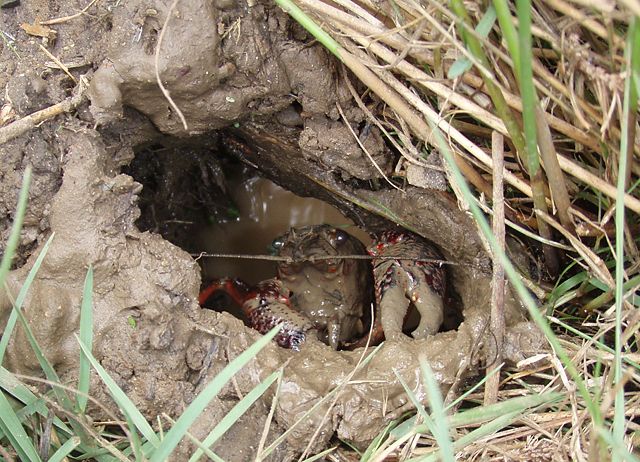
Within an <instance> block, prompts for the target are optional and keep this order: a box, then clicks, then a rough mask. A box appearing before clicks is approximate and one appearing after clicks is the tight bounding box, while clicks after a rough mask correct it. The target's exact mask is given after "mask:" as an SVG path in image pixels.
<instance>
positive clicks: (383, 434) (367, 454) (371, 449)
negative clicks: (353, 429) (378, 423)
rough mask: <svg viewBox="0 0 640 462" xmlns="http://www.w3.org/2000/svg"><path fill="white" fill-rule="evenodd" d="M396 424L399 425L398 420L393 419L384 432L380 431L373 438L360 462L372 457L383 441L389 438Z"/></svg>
mask: <svg viewBox="0 0 640 462" xmlns="http://www.w3.org/2000/svg"><path fill="white" fill-rule="evenodd" d="M396 425H398V420H392V421H391V422H389V424H388V425H387V426H386V427H385V429H384V430H383V431H382V432H380V433H378V435H377V436H376V437H375V438H374V439H373V441H372V442H371V443H370V444H369V446H368V447H367V449H366V450H365V451H364V454H362V457H360V462H365V461H368V460H369V459H371V456H372V455H373V454H374V453H375V452H376V451H377V450H378V449H379V448H380V446H381V445H382V442H383V441H384V440H385V439H386V438H387V435H390V434H391V430H393V428H394V427H395V426H396Z"/></svg>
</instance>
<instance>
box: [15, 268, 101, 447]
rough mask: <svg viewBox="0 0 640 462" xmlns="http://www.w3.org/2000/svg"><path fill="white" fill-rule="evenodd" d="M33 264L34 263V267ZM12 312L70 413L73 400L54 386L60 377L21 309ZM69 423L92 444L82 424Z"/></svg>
mask: <svg viewBox="0 0 640 462" xmlns="http://www.w3.org/2000/svg"><path fill="white" fill-rule="evenodd" d="M35 266H36V265H34V268H35ZM32 271H33V269H32ZM13 312H14V313H17V315H18V319H19V320H20V324H21V325H22V328H23V329H24V333H25V335H26V337H27V340H28V341H29V345H30V346H31V349H32V350H33V353H34V354H35V356H36V358H37V360H38V363H39V364H40V367H41V368H42V371H43V372H44V375H45V377H46V378H47V380H49V382H51V383H52V386H51V389H52V390H53V393H54V394H55V395H56V398H57V400H58V401H59V402H60V404H61V405H62V407H63V408H64V409H65V410H67V411H69V412H70V413H73V411H74V404H73V403H74V402H73V401H72V400H71V399H70V398H69V395H67V392H66V390H64V389H63V388H62V387H58V386H56V384H60V383H62V382H61V380H60V377H58V374H57V372H56V371H55V369H54V368H53V366H52V365H51V363H50V362H49V360H48V359H47V358H46V356H45V355H44V353H43V352H42V348H40V345H39V344H38V341H37V340H36V337H35V335H33V331H32V330H31V327H30V326H29V323H28V322H27V319H26V318H25V317H24V314H23V313H22V310H18V309H16V307H15V306H14V309H13ZM69 424H70V425H71V426H72V427H73V431H74V432H75V434H76V435H77V436H79V437H80V439H81V440H82V443H83V444H84V445H86V446H88V447H90V446H91V445H92V444H93V438H92V437H91V436H90V435H88V434H87V432H86V431H85V429H84V428H83V426H82V425H81V424H80V423H79V422H78V421H77V420H76V419H70V420H69Z"/></svg>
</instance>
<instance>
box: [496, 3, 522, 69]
mask: <svg viewBox="0 0 640 462" xmlns="http://www.w3.org/2000/svg"><path fill="white" fill-rule="evenodd" d="M492 3H493V7H494V8H495V9H496V15H497V17H498V23H499V24H500V31H501V32H502V36H503V37H504V40H505V42H506V43H507V48H508V49H509V55H510V56H511V59H512V61H513V68H514V69H519V68H520V53H519V51H518V50H519V47H520V45H519V44H518V33H517V32H516V28H515V26H514V25H513V22H514V21H513V17H512V16H511V11H509V4H508V3H507V0H493V2H492Z"/></svg>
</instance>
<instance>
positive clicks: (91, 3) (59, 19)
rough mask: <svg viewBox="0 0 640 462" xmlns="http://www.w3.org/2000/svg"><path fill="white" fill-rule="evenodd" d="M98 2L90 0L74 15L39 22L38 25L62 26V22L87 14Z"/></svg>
mask: <svg viewBox="0 0 640 462" xmlns="http://www.w3.org/2000/svg"><path fill="white" fill-rule="evenodd" d="M97 1H98V0H91V1H90V2H89V4H88V5H87V6H85V7H84V8H83V9H81V10H80V11H78V12H77V13H76V14H72V15H71V16H63V17H62V18H55V19H49V20H47V21H40V24H41V25H43V26H51V25H53V24H62V23H63V22H67V21H71V20H72V19H76V18H78V17H80V16H82V15H83V14H85V13H86V12H87V10H88V9H89V8H91V6H93V4H94V3H95V2H97Z"/></svg>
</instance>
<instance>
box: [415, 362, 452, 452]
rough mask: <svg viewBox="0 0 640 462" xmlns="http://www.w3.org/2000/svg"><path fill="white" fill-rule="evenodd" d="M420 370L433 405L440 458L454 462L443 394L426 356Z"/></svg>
mask: <svg viewBox="0 0 640 462" xmlns="http://www.w3.org/2000/svg"><path fill="white" fill-rule="evenodd" d="M419 361H420V369H421V370H422V380H423V381H424V386H425V389H426V391H427V396H428V398H429V404H430V405H431V416H432V419H433V430H432V431H433V436H434V438H435V439H436V441H437V442H438V446H439V447H440V457H441V460H442V461H443V462H454V461H455V460H456V456H455V453H454V451H453V444H452V442H451V436H450V430H449V423H448V417H447V412H446V410H445V407H444V402H443V400H442V394H441V392H440V387H439V386H438V383H437V382H436V380H435V379H434V378H433V371H432V370H431V367H429V363H428V362H427V360H426V358H425V357H424V356H420V358H419Z"/></svg>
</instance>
